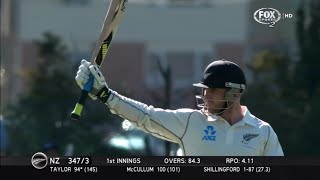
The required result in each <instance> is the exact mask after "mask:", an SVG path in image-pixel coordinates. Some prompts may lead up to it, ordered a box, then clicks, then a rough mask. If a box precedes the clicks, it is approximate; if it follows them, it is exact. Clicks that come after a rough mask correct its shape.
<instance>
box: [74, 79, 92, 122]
mask: <svg viewBox="0 0 320 180" xmlns="http://www.w3.org/2000/svg"><path fill="white" fill-rule="evenodd" d="M93 81H94V78H93V75H92V74H90V75H89V79H88V81H87V83H86V84H85V85H84V86H83V89H82V91H81V95H80V98H79V100H78V102H77V104H76V105H75V107H74V109H73V111H72V112H71V115H70V116H71V118H72V119H73V120H80V117H81V113H82V110H83V107H84V104H85V101H86V99H87V97H88V93H89V92H90V90H91V88H92V86H93Z"/></svg>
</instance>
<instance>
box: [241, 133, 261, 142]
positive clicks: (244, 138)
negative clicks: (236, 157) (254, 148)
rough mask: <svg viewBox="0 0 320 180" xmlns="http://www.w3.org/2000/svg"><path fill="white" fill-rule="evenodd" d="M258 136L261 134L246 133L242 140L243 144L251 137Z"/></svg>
mask: <svg viewBox="0 0 320 180" xmlns="http://www.w3.org/2000/svg"><path fill="white" fill-rule="evenodd" d="M258 136H259V134H251V133H247V134H244V135H243V140H242V141H241V142H242V143H243V144H248V143H249V141H250V140H251V139H253V138H256V137H258Z"/></svg>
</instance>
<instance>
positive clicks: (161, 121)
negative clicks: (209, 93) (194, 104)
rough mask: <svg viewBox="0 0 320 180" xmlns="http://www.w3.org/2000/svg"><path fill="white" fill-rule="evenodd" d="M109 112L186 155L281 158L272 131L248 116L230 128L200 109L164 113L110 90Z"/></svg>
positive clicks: (107, 103)
mask: <svg viewBox="0 0 320 180" xmlns="http://www.w3.org/2000/svg"><path fill="white" fill-rule="evenodd" d="M106 105H107V106H108V107H109V108H110V110H111V112H112V113H114V114H117V115H119V116H121V117H123V118H125V119H127V120H129V121H131V122H132V123H133V124H134V125H135V126H136V127H138V128H140V129H141V130H143V131H144V132H147V133H150V134H152V135H154V136H156V137H159V138H162V139H165V140H168V141H172V142H175V143H178V144H179V145H180V147H181V148H182V150H183V153H184V155H185V156H283V155H284V154H283V151H282V148H281V145H280V143H279V140H278V137H277V135H276V133H275V132H274V130H273V128H272V127H271V126H270V124H268V123H267V122H264V121H262V120H260V119H258V118H257V117H255V116H254V115H252V114H251V113H250V111H249V110H248V109H247V108H246V112H245V116H244V118H243V119H242V120H241V121H239V122H238V123H236V124H234V125H232V126H230V125H229V123H228V122H227V121H225V120H224V119H222V118H221V117H218V116H206V115H204V114H203V113H202V111H200V110H194V109H177V110H165V109H161V108H154V107H153V106H148V105H146V104H143V103H141V102H138V101H134V100H132V99H129V98H127V97H124V96H122V95H119V94H118V93H117V92H115V91H112V90H111V95H110V97H109V99H108V101H107V102H106Z"/></svg>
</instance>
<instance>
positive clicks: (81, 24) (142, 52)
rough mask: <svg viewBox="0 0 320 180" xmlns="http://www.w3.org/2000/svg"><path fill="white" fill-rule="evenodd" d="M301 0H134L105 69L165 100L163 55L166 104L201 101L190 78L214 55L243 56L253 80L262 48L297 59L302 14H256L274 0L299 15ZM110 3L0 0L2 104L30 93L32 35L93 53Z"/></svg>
mask: <svg viewBox="0 0 320 180" xmlns="http://www.w3.org/2000/svg"><path fill="white" fill-rule="evenodd" d="M300 2H301V1H299V0H281V1H278V0H269V1H263V0H230V1H225V0H129V2H128V5H127V8H126V12H125V14H124V16H123V19H122V21H121V25H120V27H119V30H118V32H117V34H116V36H115V39H114V41H113V44H112V45H111V48H110V53H109V54H108V56H109V57H108V59H107V62H106V63H105V64H104V65H103V66H102V69H103V72H104V74H105V75H106V79H107V82H108V84H109V85H110V87H112V88H113V89H115V90H117V91H119V92H125V93H126V94H129V95H130V97H131V98H134V99H136V100H139V101H142V102H144V103H147V104H154V105H155V106H157V105H159V106H164V105H163V103H161V102H159V99H161V98H162V99H164V98H166V97H165V93H163V92H164V91H165V90H164V87H165V86H166V83H168V82H166V81H165V80H164V78H163V75H162V74H161V71H160V69H159V66H158V64H157V63H158V62H159V63H160V64H161V66H162V67H163V68H164V69H166V67H170V69H171V83H172V86H171V88H170V89H169V91H170V92H171V93H172V95H171V96H170V98H171V100H170V103H169V104H165V106H167V107H168V106H169V108H172V109H175V108H181V107H186V108H195V100H194V90H193V88H192V83H194V82H197V81H200V80H201V76H202V72H203V70H204V68H205V67H206V66H207V65H208V64H209V63H210V62H211V61H212V60H216V59H228V60H231V61H234V62H236V63H238V64H239V65H240V66H242V67H243V68H244V69H245V71H246V73H247V76H248V80H249V83H250V82H251V81H250V80H251V79H252V76H253V75H251V74H250V72H249V70H248V69H247V64H249V63H250V61H251V60H252V58H253V57H254V55H255V54H256V53H257V52H260V51H263V50H274V51H281V52H282V53H285V54H286V55H288V56H289V57H291V58H292V59H293V60H295V59H297V56H298V49H297V42H296V37H295V36H296V35H295V23H296V19H295V18H293V19H286V20H281V21H279V22H278V23H277V24H276V25H275V27H274V28H268V27H267V26H265V25H262V24H259V23H257V22H256V21H255V20H254V19H253V14H254V12H255V11H256V10H257V9H260V8H263V7H269V6H270V4H272V7H273V8H275V9H277V10H279V11H280V12H281V13H292V14H294V13H295V10H296V9H297V7H298V5H299V3H300ZM108 4H109V1H108V0H95V1H91V0H1V105H2V107H4V106H6V105H8V104H12V103H14V102H15V101H16V100H17V99H18V98H19V97H20V95H23V94H25V93H27V92H28V90H29V84H28V83H27V81H26V79H25V74H24V73H25V71H26V70H27V69H30V68H32V67H34V66H35V65H36V64H37V63H38V62H40V61H41V58H40V57H39V56H38V50H37V46H36V45H35V44H34V40H37V39H41V37H42V36H43V33H44V32H51V33H53V34H56V35H58V36H59V37H61V38H62V39H63V41H64V42H65V43H66V45H67V48H68V50H69V52H70V53H71V59H70V60H71V61H72V62H73V63H80V61H81V59H83V58H85V59H90V57H91V53H92V51H93V48H94V46H95V41H96V39H97V37H98V36H99V33H100V29H101V25H102V22H103V19H104V16H105V14H106V12H107V8H108ZM294 16H295V14H294ZM159 94H160V95H159ZM155 95H158V98H155ZM159 97H160V98H159ZM2 107H1V110H2ZM138 144H139V143H138ZM159 153H160V152H159ZM160 154H161V153H160Z"/></svg>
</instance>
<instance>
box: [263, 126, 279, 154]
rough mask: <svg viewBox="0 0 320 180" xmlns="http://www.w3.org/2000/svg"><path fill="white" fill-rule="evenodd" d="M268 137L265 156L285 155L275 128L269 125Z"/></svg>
mask: <svg viewBox="0 0 320 180" xmlns="http://www.w3.org/2000/svg"><path fill="white" fill-rule="evenodd" d="M267 135H268V137H267V142H266V145H265V148H264V156H284V154H283V150H282V147H281V144H280V142H279V139H278V136H277V134H276V133H275V132H274V130H273V128H272V127H271V126H270V125H269V126H268V134H267Z"/></svg>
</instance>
